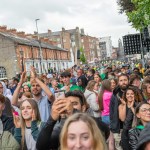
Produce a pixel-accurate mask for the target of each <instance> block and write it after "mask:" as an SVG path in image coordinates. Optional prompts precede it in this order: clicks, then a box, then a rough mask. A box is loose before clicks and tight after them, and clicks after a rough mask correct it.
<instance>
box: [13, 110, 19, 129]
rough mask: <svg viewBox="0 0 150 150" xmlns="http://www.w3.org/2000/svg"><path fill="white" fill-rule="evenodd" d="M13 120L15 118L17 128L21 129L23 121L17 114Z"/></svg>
mask: <svg viewBox="0 0 150 150" xmlns="http://www.w3.org/2000/svg"><path fill="white" fill-rule="evenodd" d="M13 118H14V124H15V127H16V128H21V120H20V117H19V116H18V115H16V114H15V113H13Z"/></svg>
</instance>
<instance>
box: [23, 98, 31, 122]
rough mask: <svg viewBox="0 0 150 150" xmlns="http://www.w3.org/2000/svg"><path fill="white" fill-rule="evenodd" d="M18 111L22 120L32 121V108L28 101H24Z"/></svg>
mask: <svg viewBox="0 0 150 150" xmlns="http://www.w3.org/2000/svg"><path fill="white" fill-rule="evenodd" d="M20 109H21V115H22V117H23V119H24V120H32V114H33V108H32V106H31V104H30V103H29V102H28V101H24V102H23V103H22V105H21V108H20Z"/></svg>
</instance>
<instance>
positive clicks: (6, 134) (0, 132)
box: [0, 94, 20, 150]
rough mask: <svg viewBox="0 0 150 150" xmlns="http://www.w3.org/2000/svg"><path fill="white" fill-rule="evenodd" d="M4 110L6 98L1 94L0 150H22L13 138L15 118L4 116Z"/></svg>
mask: <svg viewBox="0 0 150 150" xmlns="http://www.w3.org/2000/svg"><path fill="white" fill-rule="evenodd" d="M4 109H5V97H4V96H3V95H2V94H0V143H1V144H0V149H1V150H3V149H16V150H18V149H19V148H20V145H19V143H18V142H17V141H16V140H15V138H14V136H13V131H14V123H13V118H12V117H8V116H7V115H5V114H3V111H4Z"/></svg>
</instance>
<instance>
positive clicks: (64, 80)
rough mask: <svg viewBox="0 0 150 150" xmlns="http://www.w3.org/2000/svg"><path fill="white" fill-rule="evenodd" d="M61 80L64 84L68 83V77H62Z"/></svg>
mask: <svg viewBox="0 0 150 150" xmlns="http://www.w3.org/2000/svg"><path fill="white" fill-rule="evenodd" d="M62 81H63V83H64V84H65V85H69V84H70V77H62Z"/></svg>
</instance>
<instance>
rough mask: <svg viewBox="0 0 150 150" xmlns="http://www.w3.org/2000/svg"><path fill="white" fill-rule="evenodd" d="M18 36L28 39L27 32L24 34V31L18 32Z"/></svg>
mask: <svg viewBox="0 0 150 150" xmlns="http://www.w3.org/2000/svg"><path fill="white" fill-rule="evenodd" d="M17 35H18V36H20V37H23V38H25V37H26V35H25V32H23V31H21V32H17Z"/></svg>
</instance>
